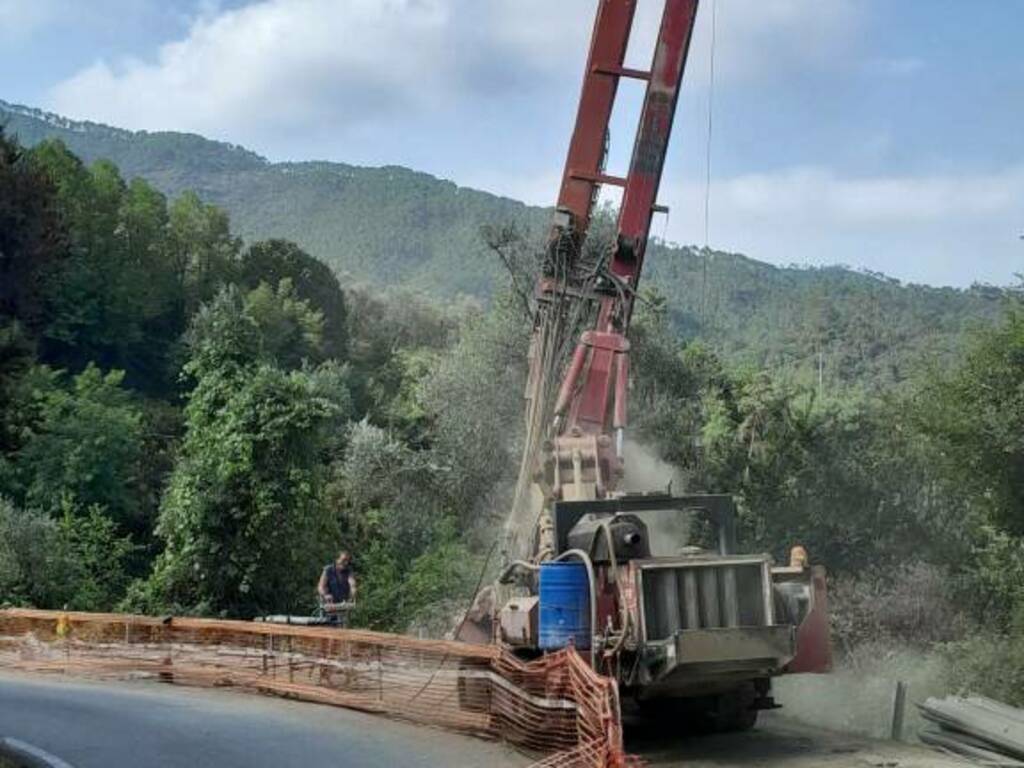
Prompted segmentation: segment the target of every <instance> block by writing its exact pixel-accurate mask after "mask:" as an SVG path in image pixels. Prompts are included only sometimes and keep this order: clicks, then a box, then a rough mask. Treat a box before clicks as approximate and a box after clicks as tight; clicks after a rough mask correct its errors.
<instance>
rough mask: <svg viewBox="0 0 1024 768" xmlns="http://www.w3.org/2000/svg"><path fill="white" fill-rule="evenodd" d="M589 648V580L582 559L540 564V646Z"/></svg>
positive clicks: (547, 649) (549, 649)
mask: <svg viewBox="0 0 1024 768" xmlns="http://www.w3.org/2000/svg"><path fill="white" fill-rule="evenodd" d="M570 641H572V643H573V644H574V645H575V646H576V648H577V649H579V650H586V649H588V648H590V584H589V581H588V579H587V567H586V566H585V565H583V563H566V562H551V563H541V566H540V648H541V650H545V651H553V650H557V649H559V648H564V647H565V646H567V645H568V644H569V642H570Z"/></svg>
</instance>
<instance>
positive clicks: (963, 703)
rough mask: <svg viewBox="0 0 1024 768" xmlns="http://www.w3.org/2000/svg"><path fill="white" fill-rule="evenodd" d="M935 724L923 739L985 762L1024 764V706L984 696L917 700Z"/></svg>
mask: <svg viewBox="0 0 1024 768" xmlns="http://www.w3.org/2000/svg"><path fill="white" fill-rule="evenodd" d="M917 706H918V708H919V709H920V710H921V715H922V716H923V717H924V718H925V719H926V720H928V721H930V722H931V723H934V725H932V726H929V727H927V728H925V729H924V730H922V731H921V741H923V742H924V743H925V744H930V745H931V746H933V747H935V748H936V749H940V750H942V751H943V752H951V753H953V754H956V755H959V756H961V757H966V758H969V759H971V760H974V761H976V762H978V763H981V764H983V765H990V766H1012V767H1014V768H1017V767H1020V768H1024V710H1021V709H1016V708H1014V707H1009V706H1007V705H1006V704H1002V703H1000V702H998V701H993V700H992V699H987V698H985V697H984V696H967V697H956V696H947V697H946V698H944V699H936V698H931V699H928V700H927V701H925V702H924V703H923V704H918V705H917Z"/></svg>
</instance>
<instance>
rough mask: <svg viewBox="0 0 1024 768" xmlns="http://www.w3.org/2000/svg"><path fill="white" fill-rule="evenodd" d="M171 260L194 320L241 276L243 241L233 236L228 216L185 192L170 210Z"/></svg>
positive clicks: (186, 312) (187, 310)
mask: <svg viewBox="0 0 1024 768" xmlns="http://www.w3.org/2000/svg"><path fill="white" fill-rule="evenodd" d="M169 227H170V243H169V247H170V257H171V263H172V265H173V268H174V272H175V274H176V275H177V279H178V283H179V286H180V288H181V291H182V294H183V296H184V303H185V312H184V314H185V316H186V317H191V316H192V315H193V314H194V313H195V312H196V310H197V309H198V308H199V306H200V305H201V304H202V303H203V302H206V301H209V300H210V299H212V298H213V297H214V296H216V295H217V292H218V291H219V290H220V289H221V288H223V287H224V286H225V285H228V284H229V283H232V282H233V281H235V280H236V279H237V277H238V254H239V251H240V250H241V247H242V242H241V240H240V239H239V238H237V237H235V236H234V235H232V234H231V227H230V222H229V220H228V215H227V214H226V213H225V212H224V211H222V210H220V209H219V208H217V207H216V206H214V205H208V204H206V203H204V202H203V201H202V200H200V199H199V196H198V195H197V194H196V193H195V192H185V193H184V194H182V195H181V196H180V197H179V198H177V199H176V200H175V201H174V202H173V203H171V206H170V210H169Z"/></svg>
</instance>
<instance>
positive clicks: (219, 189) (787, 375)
mask: <svg viewBox="0 0 1024 768" xmlns="http://www.w3.org/2000/svg"><path fill="white" fill-rule="evenodd" d="M0 119H6V120H7V121H8V129H9V131H11V132H15V133H17V135H18V136H19V137H20V139H21V141H22V143H24V144H25V145H27V146H34V145H35V144H37V143H39V142H41V141H44V140H46V139H50V138H59V139H61V140H62V141H64V142H65V143H66V144H67V145H68V146H69V147H70V148H71V149H72V150H73V151H74V152H75V153H77V154H78V155H79V156H81V157H83V158H85V159H86V160H87V161H90V162H91V161H94V160H99V159H102V158H109V159H111V160H113V161H114V162H116V163H117V164H118V165H119V166H120V167H121V169H122V171H123V172H124V174H125V175H126V176H127V177H136V176H138V177H142V178H145V179H146V180H148V181H149V182H150V183H151V184H152V185H153V186H154V187H155V188H156V189H158V190H160V191H161V192H163V193H164V194H165V195H168V196H170V197H175V196H178V195H181V194H182V193H183V192H187V191H188V190H191V189H194V190H197V191H198V192H199V194H200V195H201V196H202V198H203V199H204V200H207V201H209V202H212V203H215V204H216V205H217V206H219V207H220V208H222V209H223V210H225V211H226V212H227V213H228V214H230V216H231V221H232V225H233V227H234V229H235V231H236V232H237V233H238V234H240V235H241V236H242V237H243V238H245V239H246V240H247V241H255V240H260V239H264V238H287V239H288V240H291V241H293V242H295V243H296V244H297V245H298V246H299V247H300V248H302V249H304V250H305V251H307V252H308V253H310V254H312V255H313V256H315V257H316V258H318V259H320V260H321V261H323V262H324V263H325V264H326V265H328V266H329V267H330V268H331V269H333V270H334V271H335V272H336V273H338V274H341V275H348V276H351V277H352V278H354V279H357V280H360V281H370V282H374V283H378V284H379V283H383V284H386V285H392V286H393V285H396V284H401V285H403V286H405V287H408V288H412V289H414V290H425V291H427V292H428V293H429V294H430V295H433V296H436V297H445V298H452V297H455V296H459V295H465V294H468V295H472V296H475V297H478V298H489V297H490V296H492V295H493V294H494V292H495V290H496V289H497V287H498V286H500V285H501V284H502V283H501V281H500V278H501V272H502V269H501V266H500V264H499V262H498V260H497V259H494V258H493V257H492V255H491V254H489V253H488V249H487V248H486V247H484V244H483V243H482V241H481V238H480V235H479V232H480V227H481V225H488V226H490V227H492V228H494V229H499V230H500V229H501V228H503V227H508V226H510V225H514V226H515V227H516V228H517V229H518V230H520V231H522V232H524V233H527V234H532V235H533V236H535V237H536V236H543V234H544V232H545V230H546V227H547V223H548V220H549V212H548V211H547V210H545V209H542V208H537V207H529V206H525V205H522V204H520V203H517V202H514V201H512V200H508V199H506V198H501V197H496V196H494V195H489V194H486V193H483V192H478V191H476V190H472V189H466V188H462V187H458V186H456V185H455V184H453V183H451V182H449V181H444V180H441V179H436V178H434V177H432V176H429V175H427V174H423V173H416V172H414V171H411V170H409V169H406V168H399V167H385V168H360V167H355V166H350V165H344V164H341V163H276V164H275V163H270V162H268V161H266V160H264V159H263V158H261V157H259V156H257V155H255V154H253V153H252V152H249V151H247V150H244V149H242V148H240V147H236V146H232V145H227V144H222V143H217V142H214V141H209V140H207V139H204V138H202V137H200V136H195V135H190V134H178V133H147V132H130V131H123V130H119V129H116V128H110V127H108V126H102V125H96V124H93V123H75V122H72V121H69V120H66V119H64V118H60V117H58V116H55V115H47V114H45V113H42V112H38V111H35V110H29V109H26V108H23V107H14V106H12V105H5V104H3V102H0ZM645 270H646V273H645V277H644V281H645V283H646V284H648V285H653V286H655V287H657V289H658V290H659V291H660V292H661V293H662V294H663V295H664V296H665V297H666V298H667V300H668V305H667V306H668V309H667V313H668V321H669V324H670V326H671V327H672V329H673V330H674V331H675V332H676V333H678V334H680V335H681V336H683V337H684V338H687V339H694V338H700V339H702V340H704V341H705V342H707V343H708V344H710V345H711V346H713V348H714V349H715V350H716V352H717V353H718V354H719V355H720V356H721V357H722V358H723V359H724V360H726V361H727V362H729V363H730V364H735V363H738V364H746V365H751V366H753V367H755V368H765V369H767V370H769V371H771V372H772V374H773V376H776V377H781V378H784V379H786V380H789V381H797V382H800V383H801V384H808V383H813V384H817V382H818V381H819V375H820V380H821V384H822V389H823V390H824V391H826V392H844V391H846V390H849V389H851V388H853V389H857V388H861V389H868V390H871V391H875V390H877V389H882V388H889V387H891V386H892V385H894V384H897V383H900V382H903V381H906V380H907V379H908V378H910V377H911V376H912V375H914V374H915V373H916V372H917V369H918V367H919V364H920V362H921V361H922V360H938V361H942V362H944V363H948V362H952V361H953V360H955V359H956V356H957V355H958V353H959V345H960V340H961V338H962V333H963V331H964V330H965V328H967V327H968V326H970V325H971V324H972V323H977V322H979V321H990V320H992V319H994V318H995V317H997V316H998V314H999V312H1000V311H1001V309H1000V308H1001V302H1002V299H1003V297H1004V291H1003V290H1001V289H997V288H991V287H986V286H975V287H973V288H970V289H967V290H957V289H952V288H934V287H930V286H925V285H903V284H901V283H899V282H898V281H895V280H891V279H888V278H886V277H885V276H883V275H874V274H864V273H858V272H854V271H852V270H850V269H846V268H842V267H831V268H824V269H806V268H799V267H790V268H785V267H775V266H771V265H768V264H765V263H762V262H758V261H755V260H753V259H749V258H746V257H744V256H741V255H738V254H731V253H723V252H719V251H707V250H700V249H695V248H691V247H683V246H678V245H674V244H668V243H661V242H655V243H654V244H653V245H652V247H651V249H650V258H649V259H648V261H647V265H646V267H645ZM292 277H293V280H294V281H295V285H296V287H299V288H301V281H300V280H299V279H298V278H297V277H296V276H294V275H293V276H292ZM300 292H301V291H300Z"/></svg>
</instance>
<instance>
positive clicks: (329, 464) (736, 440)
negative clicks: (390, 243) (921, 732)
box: [0, 135, 1024, 692]
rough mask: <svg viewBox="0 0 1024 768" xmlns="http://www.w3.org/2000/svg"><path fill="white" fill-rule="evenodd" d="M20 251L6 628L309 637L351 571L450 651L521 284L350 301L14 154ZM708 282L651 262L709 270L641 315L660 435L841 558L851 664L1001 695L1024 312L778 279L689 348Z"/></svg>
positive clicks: (14, 230) (2, 144) (123, 193)
mask: <svg viewBox="0 0 1024 768" xmlns="http://www.w3.org/2000/svg"><path fill="white" fill-rule="evenodd" d="M152 138H153V137H150V138H149V139H147V141H150V139H152ZM232 152H234V153H235V154H233V155H232V157H235V158H236V159H237V160H238V164H240V165H242V166H244V165H246V164H247V163H250V164H251V163H256V162H257V161H256V160H254V159H253V158H252V157H250V156H248V155H244V154H242V155H238V154H237V153H238V152H239V151H238V150H232ZM214 165H216V164H214ZM223 165H224V167H225V168H234V167H235V166H234V165H232V164H231V163H225V164H223ZM396 173H397V172H396ZM467 215H468V214H467ZM0 224H2V228H0V275H2V276H3V281H2V283H0V288H2V290H0V602H9V603H17V604H31V605H38V606H47V607H52V606H60V605H65V604H66V605H69V606H72V607H78V608H85V609H96V610H99V609H114V608H122V609H135V610H146V611H152V612H165V611H175V612H179V611H180V612H196V613H205V614H213V615H230V616H242V617H248V616H254V615H258V614H261V613H269V612H282V611H296V612H308V611H309V609H310V607H311V604H312V600H313V597H314V592H313V590H314V585H315V582H316V578H317V575H318V571H319V569H320V568H321V567H322V566H323V564H324V563H325V562H327V561H328V560H329V559H330V558H331V556H332V554H333V552H334V551H336V550H337V549H338V548H340V547H345V548H347V549H349V550H350V551H352V552H353V554H354V556H355V566H356V569H357V573H358V574H359V580H360V589H359V601H358V602H359V605H358V613H357V616H356V617H355V618H356V620H357V621H358V622H359V623H361V624H363V625H366V626H373V627H378V628H403V629H404V628H409V627H411V626H412V627H418V628H420V629H422V630H423V631H428V632H437V631H440V630H441V629H443V628H445V627H447V626H448V625H449V622H450V619H451V617H452V616H453V615H455V614H456V613H457V611H458V610H459V609H460V608H462V607H464V606H465V604H466V601H467V600H468V598H469V597H470V596H471V595H472V593H473V588H474V586H475V584H476V582H477V580H478V579H479V578H480V577H481V574H482V573H483V572H484V570H485V568H486V565H487V562H488V557H487V555H488V552H489V551H490V549H491V546H492V543H493V542H494V541H495V539H496V531H497V528H498V524H499V521H500V519H501V518H502V517H503V516H504V513H505V511H506V510H507V503H508V498H509V494H510V490H511V489H510V483H511V481H512V480H513V478H514V476H515V472H516V469H517V461H518V452H519V446H518V442H517V441H518V439H519V437H520V436H519V434H518V431H517V430H518V428H519V425H520V422H521V409H522V402H521V399H520V393H521V392H522V391H523V384H524V369H525V358H526V345H527V339H528V332H529V319H528V316H527V314H526V313H524V311H523V310H524V307H523V304H522V301H521V298H522V297H521V296H520V295H518V294H517V292H516V290H515V288H516V287H517V286H515V285H514V286H513V289H512V290H510V291H508V292H502V291H501V290H498V292H497V293H495V294H494V295H493V296H492V297H491V299H490V300H489V301H488V302H487V303H486V304H484V303H482V302H481V301H477V300H472V299H466V300H462V301H448V302H445V303H441V302H438V301H436V300H435V299H432V298H431V297H429V296H427V295H424V294H423V293H417V292H414V291H412V290H411V289H409V288H408V286H405V287H400V286H392V287H390V288H389V289H387V290H383V289H380V288H368V287H365V286H361V285H358V284H355V283H353V282H351V281H346V282H344V283H343V282H340V281H339V279H338V278H337V277H336V276H335V273H333V272H332V271H331V269H329V268H328V267H327V266H325V265H324V264H323V263H322V262H321V261H319V260H318V259H316V258H314V256H312V255H310V254H309V253H307V252H306V251H304V250H303V249H302V248H301V247H300V246H299V245H296V244H294V243H292V242H289V241H287V240H281V239H274V240H267V241H257V242H253V243H251V244H249V245H246V244H245V243H244V242H243V241H242V240H241V239H239V238H238V237H237V236H236V235H235V234H234V232H233V230H232V226H231V222H230V220H229V217H228V215H227V214H226V213H225V212H224V211H222V210H221V209H220V208H218V207H216V206H214V205H211V204H209V203H207V202H204V200H203V199H202V198H201V197H199V196H198V195H196V194H195V193H191V192H183V193H181V194H179V195H178V196H177V197H173V198H172V199H170V200H168V199H167V198H165V197H164V196H163V194H161V193H160V192H158V191H156V190H155V189H154V188H153V187H152V186H150V184H149V183H148V182H147V181H143V180H141V179H139V178H135V179H133V180H132V181H130V182H126V181H125V180H124V179H123V178H122V177H121V174H120V172H119V170H118V169H117V167H116V166H114V165H113V164H112V163H110V162H104V161H97V162H95V163H93V164H92V165H89V166H87V165H85V164H84V163H83V162H82V161H80V160H79V159H78V158H77V157H76V156H75V155H73V154H72V153H71V152H70V151H69V150H68V149H67V148H66V147H65V146H64V145H62V144H60V143H59V142H52V141H44V142H42V143H40V144H38V145H37V146H35V147H33V148H32V149H23V148H22V147H21V146H19V145H18V144H17V143H16V142H15V141H13V140H12V139H10V138H7V137H3V136H2V135H0ZM517 226H518V225H517ZM523 231H527V232H528V231H529V230H523ZM478 236H479V235H478ZM484 249H485V248H484ZM484 249H482V250H484ZM398 251H400V248H399V249H398ZM729 258H730V259H732V262H733V264H734V266H736V267H737V269H739V268H740V267H742V268H743V269H748V268H752V267H751V265H752V264H753V263H752V262H746V261H744V260H742V259H740V258H739V257H729ZM702 259H703V256H702V255H701V254H696V253H693V252H690V251H686V250H685V249H683V250H674V251H673V250H670V249H663V248H660V247H659V248H656V249H655V253H654V255H653V256H652V265H658V264H660V265H661V266H659V267H656V269H655V271H658V270H662V271H663V274H664V273H665V272H669V273H671V270H672V269H681V270H683V271H682V272H679V273H677V274H675V277H672V278H671V280H668V281H667V283H666V281H665V280H664V279H663V281H662V283H661V284H662V286H665V285H666V284H667V285H669V286H670V287H671V288H672V290H671V291H668V290H660V289H657V288H654V289H651V290H649V291H647V292H645V295H644V296H643V301H642V302H640V303H639V305H638V311H637V315H636V318H635V322H634V327H633V329H632V342H633V345H634V355H635V358H634V361H635V365H634V366H633V367H634V371H635V381H634V382H633V392H632V397H631V402H632V406H631V407H632V413H633V420H634V429H633V434H634V437H635V438H636V439H637V440H638V441H639V442H640V443H641V444H642V445H643V446H644V447H645V448H646V449H647V451H648V452H649V453H652V454H655V455H656V456H657V457H658V460H659V461H662V462H664V463H665V465H667V467H668V472H669V473H670V474H671V475H674V476H677V477H678V478H680V479H681V480H682V482H683V484H684V485H685V486H686V487H687V488H689V489H692V490H705V491H717V492H728V493H733V494H735V495H736V497H737V499H738V501H739V505H740V511H741V525H742V537H743V539H744V542H745V545H746V546H747V547H748V548H750V549H762V550H764V551H769V552H772V553H774V554H775V555H776V556H777V557H779V558H784V557H785V556H786V552H787V550H788V548H789V547H790V546H791V545H792V544H794V543H801V544H803V545H805V546H806V547H807V548H808V549H809V551H810V552H811V554H812V557H813V558H814V559H815V560H817V561H819V562H824V563H826V564H827V565H828V567H829V569H830V572H831V573H832V574H833V576H834V578H835V579H836V581H835V586H836V593H835V594H836V596H837V597H838V599H839V602H838V603H837V611H836V633H837V637H838V638H839V639H840V640H841V641H842V642H843V643H844V644H847V645H849V646H850V647H851V648H852V647H853V646H855V645H857V644H858V643H860V642H862V640H863V639H864V637H865V633H867V634H868V635H871V636H873V637H875V638H878V637H887V638H891V639H892V640H893V641H894V642H899V643H904V644H912V643H921V644H935V643H939V644H943V645H942V647H943V648H944V649H945V651H944V652H946V653H949V654H955V653H957V652H965V650H964V649H970V650H969V652H970V653H972V654H973V655H972V666H970V667H969V668H968V667H959V668H958V670H957V674H958V675H960V677H954V678H953V680H952V682H953V683H954V684H958V685H959V684H965V685H967V684H969V685H977V686H981V687H983V688H985V689H987V690H991V691H996V692H1002V691H1003V690H1004V688H1005V687H1006V685H1005V681H1006V680H1012V679H1017V678H1013V677H1012V675H1014V674H1018V673H1019V669H1020V667H1019V664H1018V662H1019V659H1020V658H1022V654H1024V648H1022V646H1021V640H1020V637H1021V628H1022V627H1024V495H1022V493H1024V443H1022V435H1024V389H1022V386H1024V385H1022V382H1024V307H1022V301H1021V293H1020V292H1019V291H1014V290H1007V291H1003V292H1000V293H999V295H998V296H989V295H988V293H987V292H986V291H982V290H980V289H979V290H975V291H970V292H959V293H957V292H952V293H950V292H943V291H940V290H937V289H926V288H914V289H908V288H905V287H900V286H896V285H894V284H892V283H889V282H887V281H884V280H881V279H880V278H877V277H871V276H855V275H851V274H850V273H848V272H839V271H829V270H822V271H817V272H793V271H789V272H787V271H784V270H781V271H772V270H771V269H769V268H765V270H761V271H759V272H758V271H757V270H760V267H758V268H757V270H755V272H757V274H755V275H753V276H750V277H749V280H750V281H751V283H753V284H756V285H757V286H761V287H762V288H764V287H765V286H770V285H772V280H782V281H790V280H792V281H795V285H791V286H789V288H788V289H786V290H785V291H784V290H783V289H782V288H779V289H778V292H773V290H774V289H772V290H769V289H768V288H765V291H766V293H764V294H763V295H760V296H759V297H751V296H747V297H746V298H736V295H733V294H730V295H731V296H732V298H729V297H728V296H726V293H728V292H724V293H723V291H725V288H724V286H725V285H726V282H725V281H726V280H727V279H731V278H728V277H727V273H725V272H723V273H721V274H717V275H715V277H714V281H712V280H709V284H710V283H712V282H714V283H716V284H717V286H718V287H717V288H716V290H717V291H719V294H718V298H716V299H715V302H719V303H718V304H717V305H715V306H717V308H716V309H714V310H710V309H709V308H708V305H709V304H714V302H709V300H708V297H707V295H705V296H704V298H703V299H702V300H700V302H699V304H697V305H696V306H697V307H698V308H701V307H703V309H702V310H701V312H700V314H699V315H698V318H700V316H703V320H702V323H703V324H701V323H697V325H694V319H693V318H694V313H695V311H696V310H695V309H694V301H695V299H694V296H693V294H692V291H693V290H694V289H693V288H690V287H688V286H690V285H692V284H694V281H693V280H692V279H689V278H687V279H686V280H684V279H683V278H685V277H686V274H688V272H687V270H689V271H691V272H692V270H694V269H697V268H701V269H702V268H703V265H701V264H700V260H702ZM715 261H718V262H722V263H724V262H726V261H728V260H727V259H725V258H724V257H723V258H721V259H719V258H718V257H716V259H715ZM673 265H674V266H673ZM392 266H394V265H392ZM709 266H710V265H709ZM488 269H491V267H488ZM714 269H717V266H713V267H711V268H710V269H709V273H711V274H715V273H714V272H713V270H714ZM691 277H692V276H691ZM746 279H747V278H744V280H746ZM743 284H744V283H743V282H742V281H739V282H737V283H736V291H739V292H742V290H741V286H742V285H743ZM787 291H788V292H787ZM793 296H804V297H810V298H807V301H804V299H800V300H799V301H797V302H796V303H795V304H792V305H791V302H792V297H793ZM787 297H788V298H787ZM812 299H813V302H817V304H816V306H819V308H820V310H821V311H820V312H819V313H817V314H816V313H814V312H809V313H808V312H804V311H803V310H805V309H806V306H807V302H811V301H812ZM730 302H733V303H735V302H739V303H740V305H742V306H744V307H746V308H747V310H748V311H747V313H746V314H745V315H744V314H740V315H733V314H731V313H730V312H729V311H726V309H725V308H724V307H725V306H726V305H727V304H729V303H730ZM813 302H812V303H813ZM872 302H874V304H873V303H872ZM879 303H880V304H879ZM878 306H883V307H884V308H885V309H886V310H887V311H889V310H891V312H892V317H894V318H895V320H894V321H893V323H891V324H889V325H887V328H886V329H883V328H882V327H881V325H880V323H883V322H885V318H886V317H887V315H886V312H880V311H878V309H877V307H878ZM801 308H803V309H801ZM950 308H952V310H953V311H951V312H948V313H947V310H949V309H950ZM769 316H770V317H772V318H774V320H773V321H772V322H764V321H763V320H764V318H765V317H769ZM880 318H881V319H880ZM928 318H931V321H929V320H928ZM915 323H916V324H919V325H920V327H916V326H915V325H914V324H915ZM894 328H895V329H897V330H898V333H897V335H896V336H894V335H893V332H894V331H893V329H894ZM915 328H916V330H915ZM772 329H774V331H773V330H772ZM773 334H774V335H773ZM932 342H934V344H933V343H932ZM794 350H795V351H794ZM799 350H804V351H805V352H806V351H807V350H811V352H812V354H810V355H807V354H804V353H803V352H799ZM819 352H820V353H821V355H820V357H819V354H818V353H819ZM826 359H827V360H829V361H831V362H827V363H824V362H823V365H822V367H821V369H820V371H819V369H818V368H817V365H816V361H818V360H822V361H824V360H826ZM808 365H810V366H811V367H808ZM819 373H820V376H819ZM659 467H660V465H659ZM643 469H644V468H643V467H642V466H633V467H632V468H629V467H627V471H632V472H634V474H639V473H640V472H642V471H643ZM658 471H660V468H659V470H658ZM666 479H667V478H666ZM492 567H493V563H492ZM881 569H884V572H885V573H886V574H891V578H886V579H877V578H875V577H874V576H873V575H874V574H877V573H879V571H880V570H881ZM922 595H927V596H928V602H929V605H931V606H932V609H931V610H929V611H923V610H922V608H921V606H922V602H921V599H922V598H921V596H922ZM879 606H884V610H883V609H881V608H879ZM937 617H942V618H941V622H940V620H939V618H937ZM958 649H959V650H958ZM1006 664H1009V665H1011V666H1013V665H1018V666H1013V672H1012V674H1007V675H1000V674H999V672H998V670H999V668H1000V665H1006Z"/></svg>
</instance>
